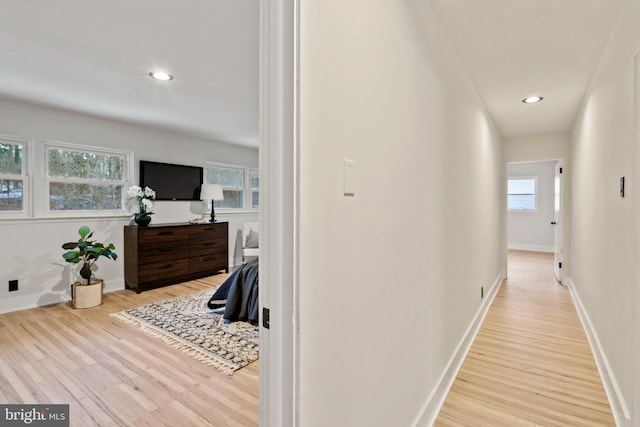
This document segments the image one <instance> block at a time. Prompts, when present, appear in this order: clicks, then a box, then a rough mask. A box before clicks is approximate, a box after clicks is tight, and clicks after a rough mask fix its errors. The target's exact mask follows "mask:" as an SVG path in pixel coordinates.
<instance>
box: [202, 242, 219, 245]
mask: <svg viewBox="0 0 640 427" xmlns="http://www.w3.org/2000/svg"><path fill="white" fill-rule="evenodd" d="M215 245H216V242H209V243H203V244H202V246H215Z"/></svg>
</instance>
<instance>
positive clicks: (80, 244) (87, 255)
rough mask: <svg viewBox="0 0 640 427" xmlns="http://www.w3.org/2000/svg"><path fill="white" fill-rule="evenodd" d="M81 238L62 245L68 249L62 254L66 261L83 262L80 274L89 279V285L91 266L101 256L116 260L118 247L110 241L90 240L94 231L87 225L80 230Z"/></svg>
mask: <svg viewBox="0 0 640 427" xmlns="http://www.w3.org/2000/svg"><path fill="white" fill-rule="evenodd" d="M78 234H80V239H78V241H77V242H67V243H65V244H63V245H62V249H66V250H67V252H65V253H64V254H62V257H63V258H64V260H65V261H66V262H70V263H73V264H80V263H81V264H82V268H81V269H80V276H81V277H82V278H83V279H86V280H87V283H86V284H87V285H89V284H90V283H91V274H92V272H91V266H92V265H93V264H94V263H95V262H96V261H97V260H98V258H100V257H106V258H109V259H112V260H114V261H115V260H116V259H117V258H118V255H116V253H115V252H114V250H115V249H116V247H115V246H113V243H109V244H108V245H107V246H105V245H104V244H103V243H99V242H96V241H95V240H89V239H91V237H92V236H93V231H91V229H90V228H89V227H87V226H82V227H80V229H79V230H78Z"/></svg>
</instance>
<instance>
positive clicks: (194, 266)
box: [189, 253, 228, 274]
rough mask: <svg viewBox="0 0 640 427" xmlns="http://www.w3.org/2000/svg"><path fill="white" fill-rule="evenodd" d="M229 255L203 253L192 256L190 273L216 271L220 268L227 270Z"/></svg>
mask: <svg viewBox="0 0 640 427" xmlns="http://www.w3.org/2000/svg"><path fill="white" fill-rule="evenodd" d="M227 263H228V261H227V257H226V253H225V254H208V255H206V254H201V255H197V256H191V259H190V262H189V273H191V274H193V273H199V272H205V271H209V272H216V271H218V270H223V269H224V270H226V269H227V268H228V266H227Z"/></svg>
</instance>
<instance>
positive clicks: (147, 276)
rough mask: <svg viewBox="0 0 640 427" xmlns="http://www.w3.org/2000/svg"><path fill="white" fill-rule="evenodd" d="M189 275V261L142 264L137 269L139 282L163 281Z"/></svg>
mask: <svg viewBox="0 0 640 427" xmlns="http://www.w3.org/2000/svg"><path fill="white" fill-rule="evenodd" d="M187 274H189V260H188V259H181V260H175V261H165V262H156V263H153V264H144V265H140V266H139V267H138V275H139V280H140V282H156V281H163V280H167V279H170V278H173V277H180V276H185V275H187Z"/></svg>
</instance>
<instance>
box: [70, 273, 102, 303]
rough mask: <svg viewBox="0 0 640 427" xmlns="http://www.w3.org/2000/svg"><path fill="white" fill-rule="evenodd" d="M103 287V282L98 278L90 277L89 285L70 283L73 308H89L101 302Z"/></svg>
mask: <svg viewBox="0 0 640 427" xmlns="http://www.w3.org/2000/svg"><path fill="white" fill-rule="evenodd" d="M103 287H104V284H103V283H102V280H100V279H91V284H89V285H85V284H81V283H79V282H76V283H74V284H73V285H71V301H72V304H73V308H89V307H95V306H97V305H100V304H102V288H103Z"/></svg>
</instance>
